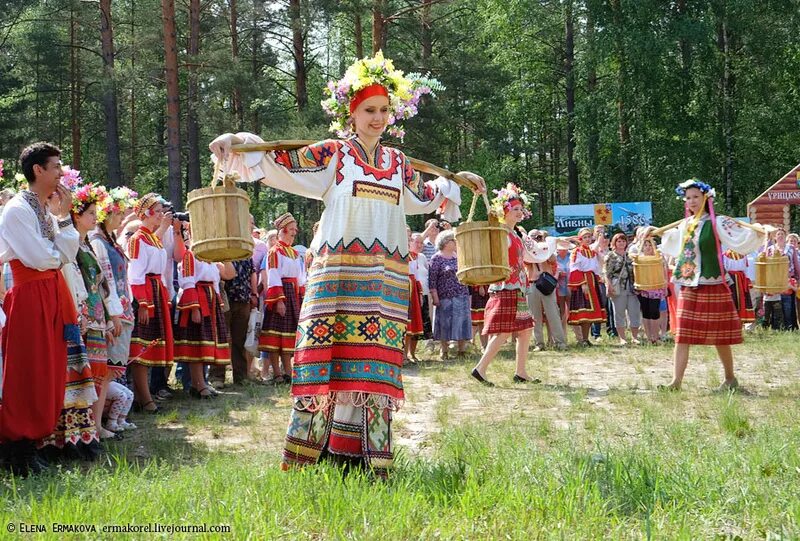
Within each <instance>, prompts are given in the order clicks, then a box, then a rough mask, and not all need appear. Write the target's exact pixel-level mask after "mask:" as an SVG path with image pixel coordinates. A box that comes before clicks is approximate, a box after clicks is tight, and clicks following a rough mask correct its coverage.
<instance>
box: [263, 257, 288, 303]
mask: <svg viewBox="0 0 800 541" xmlns="http://www.w3.org/2000/svg"><path fill="white" fill-rule="evenodd" d="M266 270H267V298H266V301H265V302H266V304H267V306H272V305H274V304H276V303H277V302H278V301H285V300H286V296H285V295H284V294H283V280H282V279H281V273H280V257H279V255H278V250H276V249H275V248H273V249H272V250H270V251H269V254H268V255H267V258H266Z"/></svg>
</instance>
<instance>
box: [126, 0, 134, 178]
mask: <svg viewBox="0 0 800 541" xmlns="http://www.w3.org/2000/svg"><path fill="white" fill-rule="evenodd" d="M135 6H136V2H135V0H131V14H130V21H131V73H136V30H135V29H136V23H135V21H136V17H135V13H134V11H135ZM130 110H131V136H130V139H131V150H130V156H129V160H128V165H129V167H130V175H129V178H130V179H131V181H133V180H134V179H135V178H136V85H131V98H130Z"/></svg>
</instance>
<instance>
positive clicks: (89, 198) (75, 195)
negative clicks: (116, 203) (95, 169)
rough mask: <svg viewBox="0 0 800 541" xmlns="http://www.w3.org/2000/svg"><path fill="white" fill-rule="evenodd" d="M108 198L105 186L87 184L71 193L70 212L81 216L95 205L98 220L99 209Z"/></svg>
mask: <svg viewBox="0 0 800 541" xmlns="http://www.w3.org/2000/svg"><path fill="white" fill-rule="evenodd" d="M108 197H109V196H108V192H107V191H106V188H105V186H98V185H95V184H93V183H89V184H85V185H83V186H80V187H76V189H75V191H73V192H72V212H73V214H81V213H83V212H85V211H86V209H88V208H89V207H90V206H91V205H96V207H97V211H98V220H99V214H100V207H102V205H103V204H104V202H105V200H106V199H107V198H108Z"/></svg>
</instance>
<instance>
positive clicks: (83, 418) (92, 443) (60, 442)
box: [37, 340, 100, 460]
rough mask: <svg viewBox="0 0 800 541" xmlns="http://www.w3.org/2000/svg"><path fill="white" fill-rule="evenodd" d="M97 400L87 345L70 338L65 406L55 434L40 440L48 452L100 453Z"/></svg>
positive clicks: (87, 456)
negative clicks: (94, 408) (94, 405)
mask: <svg viewBox="0 0 800 541" xmlns="http://www.w3.org/2000/svg"><path fill="white" fill-rule="evenodd" d="M95 401H97V392H96V391H95V385H94V379H93V378H92V369H91V368H90V367H89V361H88V359H87V356H86V346H85V345H84V344H83V343H82V342H81V343H76V342H72V341H69V340H67V382H66V386H65V389H64V408H63V409H62V410H61V414H60V415H59V416H58V421H57V423H56V426H55V429H54V430H53V433H52V434H50V435H49V436H47V437H45V438H43V439H41V440H40V441H39V442H37V447H39V448H40V449H43V450H44V451H45V453H47V454H48V455H51V456H53V457H55V456H66V457H72V458H80V459H86V460H90V459H93V458H95V457H96V456H98V454H99V452H100V440H99V438H98V436H97V428H96V426H95V420H94V416H93V414H92V410H91V405H92V404H94V403H95Z"/></svg>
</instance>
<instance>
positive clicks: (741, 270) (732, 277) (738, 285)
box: [722, 250, 756, 323]
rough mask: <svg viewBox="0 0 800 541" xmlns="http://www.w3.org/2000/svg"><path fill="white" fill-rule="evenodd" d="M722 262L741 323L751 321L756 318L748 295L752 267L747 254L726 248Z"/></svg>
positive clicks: (751, 300) (751, 278)
mask: <svg viewBox="0 0 800 541" xmlns="http://www.w3.org/2000/svg"><path fill="white" fill-rule="evenodd" d="M722 264H723V266H724V267H725V273H726V274H727V275H728V284H729V286H730V288H731V295H733V305H734V306H735V307H736V313H737V314H738V315H739V319H740V320H741V321H742V323H751V322H753V321H755V320H756V314H755V310H753V299H752V298H751V297H750V286H751V284H752V280H753V276H754V269H753V265H751V264H750V263H749V261H748V260H747V256H744V255H742V254H740V253H739V252H736V251H734V250H727V251H726V252H725V253H724V254H723V256H722Z"/></svg>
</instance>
